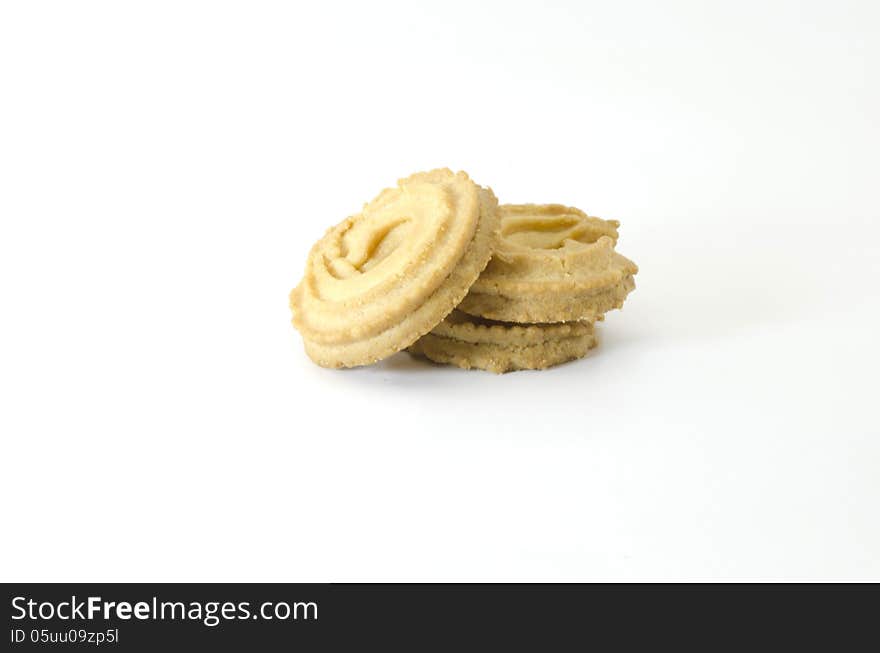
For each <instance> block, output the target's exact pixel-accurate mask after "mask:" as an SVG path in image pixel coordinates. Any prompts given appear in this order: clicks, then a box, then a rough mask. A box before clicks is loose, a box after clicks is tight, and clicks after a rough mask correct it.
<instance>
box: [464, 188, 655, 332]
mask: <svg viewBox="0 0 880 653" xmlns="http://www.w3.org/2000/svg"><path fill="white" fill-rule="evenodd" d="M498 210H499V213H500V214H501V239H500V240H499V243H498V245H497V247H496V250H495V253H494V255H493V256H492V260H491V261H490V262H489V265H488V266H487V267H486V269H485V270H484V271H483V273H482V274H481V275H480V278H479V279H477V281H476V282H475V283H474V285H473V286H471V289H470V292H468V294H467V296H466V297H465V298H464V300H462V302H461V304H459V306H458V308H459V309H460V310H462V311H464V312H466V313H470V314H471V315H476V316H480V317H485V318H489V319H492V320H503V321H506V322H567V321H571V320H595V319H597V318H598V317H600V316H601V315H603V314H604V313H605V312H607V311H609V310H611V309H614V308H620V307H621V306H622V305H623V301H624V299H625V298H626V296H627V294H628V293H629V292H630V291H631V290H633V288H635V281H634V280H633V275H634V274H636V272H638V267H637V266H636V264H635V263H633V262H632V261H630V260H629V259H627V258H626V257H624V256H621V255H620V254H618V253H617V252H616V251H615V250H614V245H615V243H616V242H617V227H619V226H620V223H619V222H617V221H616V220H601V219H600V218H594V217H590V216H588V215H587V214H586V213H584V212H583V211H580V210H578V209H575V208H570V207H566V206H561V205H559V204H544V205H540V204H521V205H515V204H505V205H502V206H500V207H499V209H498Z"/></svg>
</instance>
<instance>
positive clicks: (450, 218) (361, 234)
mask: <svg viewBox="0 0 880 653" xmlns="http://www.w3.org/2000/svg"><path fill="white" fill-rule="evenodd" d="M498 226H499V220H498V215H497V200H496V199H495V196H494V194H493V193H492V191H491V190H489V189H486V188H482V187H480V186H478V185H477V184H475V183H474V182H473V181H471V180H470V178H469V177H468V176H467V174H465V173H464V172H459V173H453V172H452V171H450V170H447V169H441V170H433V171H431V172H424V173H417V174H414V175H412V176H410V177H407V178H406V179H401V180H400V181H399V182H398V185H397V187H396V188H389V189H386V190H384V191H382V193H380V194H379V196H378V197H376V198H375V199H374V200H373V201H372V202H370V203H368V204H366V205H365V206H364V209H363V211H361V213H359V214H357V215H354V216H351V217H349V218H348V219H346V220H344V221H343V222H341V223H340V224H338V225H336V226H335V227H333V228H331V229H329V230H328V231H327V233H326V234H325V235H324V237H323V238H321V240H320V241H318V242H317V243H316V244H315V245H314V247H313V248H312V250H311V252H310V254H309V257H308V261H307V263H306V270H305V274H304V276H303V279H302V281H301V282H300V283H299V285H298V286H297V287H296V288H294V289H293V291H292V292H291V294H290V307H291V310H292V311H293V324H294V326H295V327H296V328H297V329H299V331H300V334H301V335H302V337H303V342H304V344H305V349H306V353H307V354H308V355H309V357H310V358H312V360H314V361H315V362H316V363H318V364H319V365H322V366H324V367H354V366H357V365H365V364H368V363H373V362H376V361H378V360H381V359H383V358H386V357H388V356H390V355H391V354H393V353H395V352H397V351H400V350H402V349H404V348H406V347H407V346H409V345H410V344H412V343H413V342H414V341H415V340H416V339H418V338H419V337H420V336H421V335H423V334H424V333H427V332H428V331H430V330H431V329H432V328H433V327H434V326H435V325H436V324H437V323H439V322H440V321H441V320H443V318H444V317H445V316H446V315H448V314H449V312H450V311H452V309H453V308H454V307H455V305H456V304H458V303H459V302H460V301H461V299H462V298H463V297H464V295H465V294H466V293H467V290H468V288H469V287H470V286H471V284H473V282H474V280H475V279H476V278H477V277H478V276H479V274H480V272H481V271H482V270H483V269H484V268H485V266H486V263H487V262H488V260H489V258H490V256H491V253H492V250H493V248H494V246H495V244H496V241H497V237H498Z"/></svg>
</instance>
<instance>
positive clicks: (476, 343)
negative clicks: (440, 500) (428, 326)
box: [407, 311, 596, 374]
mask: <svg viewBox="0 0 880 653" xmlns="http://www.w3.org/2000/svg"><path fill="white" fill-rule="evenodd" d="M595 346H596V337H595V333H594V330H593V324H592V323H591V322H586V321H583V322H572V323H566V324H523V325H520V324H508V323H502V322H497V321H493V320H485V319H481V318H474V317H472V316H469V315H466V314H465V313H462V312H461V311H454V312H453V313H452V314H451V315H450V316H449V317H448V318H446V319H445V320H444V321H443V322H441V323H440V324H438V325H437V327H435V328H434V329H433V330H432V331H431V332H430V333H428V334H426V335H425V336H423V337H422V338H420V339H419V340H418V341H416V342H415V343H414V344H413V345H411V346H410V347H409V349H408V350H407V351H409V352H410V353H412V354H415V355H418V356H423V357H425V358H428V359H429V360H432V361H434V362H436V363H444V364H449V365H456V366H458V367H461V368H463V369H466V370H469V369H481V370H487V371H490V372H495V373H496V374H501V373H504V372H511V371H514V370H543V369H546V368H548V367H552V366H554V365H559V364H560V363H565V362H567V361H571V360H574V359H577V358H582V357H583V356H586V354H587V353H588V352H589V350H590V349H592V348H593V347H595Z"/></svg>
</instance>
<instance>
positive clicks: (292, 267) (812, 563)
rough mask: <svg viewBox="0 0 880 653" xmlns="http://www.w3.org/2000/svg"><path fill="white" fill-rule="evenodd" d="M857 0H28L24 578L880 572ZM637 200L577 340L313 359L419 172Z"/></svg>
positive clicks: (626, 208)
mask: <svg viewBox="0 0 880 653" xmlns="http://www.w3.org/2000/svg"><path fill="white" fill-rule="evenodd" d="M878 42H880V9H878V4H877V3H873V2H861V3H859V2H745V3H743V2H739V3H733V2H723V3H722V2H717V3H711V2H667V3H659V2H639V3H633V2H620V3H617V2H601V3H600V2H592V3H587V2H575V1H573V0H572V1H569V2H562V1H541V2H530V3H518V2H509V1H508V2H491V3H490V2H452V1H450V0H444V1H443V2H430V3H424V2H400V3H387V2H383V3H378V2H359V3H335V2H312V3H292V2H286V3H265V2H239V3H230V2H205V3H195V2H155V1H154V2H142V3H135V2H101V3H98V2H76V3H72V2H57V3H48V2H7V3H4V4H3V5H2V9H0V98H2V101H0V220H2V232H0V279H2V281H0V283H2V296H0V302H2V313H3V316H2V321H0V333H2V338H0V402H2V408H0V431H2V436H0V437H2V458H0V501H2V524H3V525H2V536H0V578H2V579H3V580H92V581H97V580H142V581H146V580H170V581H194V580H218V581H219V580H253V581H269V580H278V581H281V580H284V581H327V580H337V581H338V580H385V581H391V580H630V579H637V580H651V579H677V580H700V579H874V580H878V579H880V516H878V513H880V419H878V407H877V404H878V397H877V395H878V380H877V370H878V366H880V356H878V343H877V333H878V329H880V309H878V285H877V283H878V275H880V227H878V224H880V222H878V221H880V208H878V206H880V204H878V179H880V83H878V80H880V46H878ZM438 166H450V167H452V168H453V169H464V170H466V171H468V172H469V173H470V175H471V176H472V177H473V178H474V179H475V180H476V181H478V182H479V183H482V184H485V185H490V186H491V187H492V188H493V189H494V191H495V192H496V194H497V195H498V196H499V198H501V200H502V201H506V202H526V201H532V202H561V203H567V204H571V205H575V206H578V207H581V208H583V209H585V210H586V211H588V212H590V213H591V214H594V215H599V216H602V217H605V218H614V219H619V220H620V221H621V222H622V229H621V239H620V243H619V250H620V251H621V252H622V253H624V254H625V255H627V256H629V257H630V258H632V259H634V260H635V261H636V262H637V263H638V264H639V265H640V267H641V271H640V273H639V275H638V277H637V279H636V281H637V285H638V287H637V289H636V291H635V292H634V293H633V294H632V295H630V298H629V300H628V302H627V304H626V308H625V310H623V311H621V312H616V313H614V314H610V315H609V316H608V318H607V320H606V322H605V323H603V324H602V325H601V327H600V328H601V338H602V342H601V344H600V347H599V348H598V349H597V350H595V352H594V353H593V354H591V355H590V356H589V357H588V358H587V359H586V360H583V361H580V362H577V363H572V364H568V365H565V366H562V367H559V368H557V369H554V370H551V371H547V372H540V373H534V372H521V373H513V374H508V375H504V376H495V375H492V374H488V373H482V372H464V371H460V370H457V369H451V368H443V367H434V366H430V365H428V364H426V363H422V362H419V361H415V360H412V359H410V358H409V357H408V356H407V355H406V354H398V355H397V356H395V357H393V358H391V359H389V360H387V361H385V362H384V363H382V364H379V365H376V366H374V367H371V368H365V369H359V370H353V371H342V372H340V371H331V370H324V369H320V368H318V367H316V366H314V365H313V364H312V363H310V362H309V361H308V359H307V358H306V357H305V355H304V354H303V352H302V346H301V342H300V339H299V336H298V335H297V334H296V332H295V331H294V330H293V329H292V327H291V326H290V324H289V318H290V316H289V311H288V307H287V294H288V292H289V290H290V289H291V288H292V287H293V286H294V285H295V284H296V282H297V281H298V280H299V277H300V275H301V273H302V270H303V266H304V262H305V257H306V253H307V251H308V249H309V247H310V246H311V244H312V243H313V242H314V241H315V240H316V239H317V238H318V237H319V236H320V235H321V234H322V233H323V231H324V230H325V229H326V228H327V227H329V226H330V225H332V224H335V223H337V222H339V221H340V220H342V219H343V218H344V217H345V216H347V215H349V214H351V213H354V212H356V211H358V210H359V208H360V207H361V205H362V203H363V202H365V201H368V200H369V199H371V198H372V197H373V196H374V195H376V194H377V193H378V192H379V191H380V190H381V189H382V188H383V187H385V186H388V185H393V184H394V182H395V180H396V179H397V178H398V177H402V176H405V175H408V174H409V173H412V172H415V171H418V170H424V169H429V168H433V167H438Z"/></svg>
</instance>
